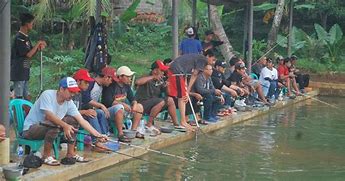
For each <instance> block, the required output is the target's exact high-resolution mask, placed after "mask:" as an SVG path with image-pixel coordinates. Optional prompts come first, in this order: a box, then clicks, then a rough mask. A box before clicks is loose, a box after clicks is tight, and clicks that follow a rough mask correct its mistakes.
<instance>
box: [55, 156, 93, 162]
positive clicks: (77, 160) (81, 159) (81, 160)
mask: <svg viewBox="0 0 345 181" xmlns="http://www.w3.org/2000/svg"><path fill="white" fill-rule="evenodd" d="M73 158H74V159H75V161H76V162H79V163H86V162H89V161H90V160H88V159H85V158H84V157H82V156H80V155H78V154H76V155H74V156H73ZM61 161H62V160H61Z"/></svg>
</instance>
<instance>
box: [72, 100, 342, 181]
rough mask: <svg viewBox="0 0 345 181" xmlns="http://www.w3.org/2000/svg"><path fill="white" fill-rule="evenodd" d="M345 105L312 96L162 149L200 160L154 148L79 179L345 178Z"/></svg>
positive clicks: (339, 101) (340, 102)
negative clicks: (331, 105)
mask: <svg viewBox="0 0 345 181" xmlns="http://www.w3.org/2000/svg"><path fill="white" fill-rule="evenodd" d="M319 99H321V100H323V101H326V102H328V103H331V104H334V105H336V106H338V107H340V108H343V107H345V98H330V97H319ZM342 110H344V109H342ZM342 110H337V109H334V108H332V107H330V106H327V105H325V104H322V103H320V102H317V101H314V100H308V101H306V102H303V103H300V104H296V105H293V106H291V107H288V108H285V109H282V110H278V111H277V112H274V113H269V114H267V115H264V116H260V117H257V118H254V119H252V120H250V121H247V122H245V123H242V124H237V125H234V126H232V127H228V128H225V129H222V130H219V131H216V132H214V133H208V134H207V135H208V136H205V135H199V136H198V139H197V140H191V141H188V142H184V143H180V144H178V145H174V146H171V147H169V148H165V149H162V151H165V152H168V153H172V154H176V155H181V156H184V157H188V158H190V159H192V160H195V162H186V161H181V160H179V159H176V158H171V157H167V156H162V155H159V154H156V153H150V154H147V155H144V156H142V157H140V158H141V159H146V160H149V161H150V162H147V161H142V160H138V159H133V160H131V161H128V162H126V163H123V164H119V165H116V166H114V167H111V168H108V169H106V170H102V171H100V172H96V173H93V174H91V175H88V176H85V177H82V178H78V179H76V180H90V181H91V180H92V181H94V180H212V181H213V180H265V181H266V180H303V181H306V180H313V181H314V180H345V112H344V111H342ZM127 154H129V155H130V154H131V153H127Z"/></svg>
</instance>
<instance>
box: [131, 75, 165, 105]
mask: <svg viewBox="0 0 345 181" xmlns="http://www.w3.org/2000/svg"><path fill="white" fill-rule="evenodd" d="M164 89H165V83H164V81H156V80H150V81H148V82H146V83H145V84H143V85H140V86H138V88H137V92H136V94H135V99H136V100H137V101H138V102H139V103H141V102H143V101H145V100H148V99H151V98H157V97H160V95H161V93H162V92H163V91H164Z"/></svg>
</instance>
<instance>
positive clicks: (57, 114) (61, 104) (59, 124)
mask: <svg viewBox="0 0 345 181" xmlns="http://www.w3.org/2000/svg"><path fill="white" fill-rule="evenodd" d="M79 91H80V89H79V87H78V85H77V82H76V81H75V80H74V79H73V78H72V77H65V78H63V79H61V80H60V83H59V89H58V90H46V91H44V92H43V93H42V94H41V96H40V97H39V98H38V99H37V101H36V102H35V104H34V105H33V107H32V108H31V110H30V112H29V114H28V116H27V117H26V118H25V121H24V127H23V132H22V135H23V137H24V138H25V139H31V140H42V139H44V150H43V157H42V159H43V162H44V163H45V164H47V165H52V166H56V165H59V164H60V163H59V162H58V161H57V160H55V159H54V158H53V157H52V156H51V150H52V144H53V141H54V140H55V138H56V137H57V136H58V134H59V132H60V128H61V129H62V130H63V132H64V136H65V137H66V138H67V139H68V140H69V141H70V142H69V144H68V150H67V156H66V157H68V158H75V159H76V157H78V159H79V160H76V161H82V160H83V159H80V156H78V155H76V154H75V153H74V145H75V132H76V131H78V127H79V125H81V126H82V127H83V128H84V129H85V130H87V131H88V132H90V133H91V135H93V136H95V137H97V138H102V140H103V141H104V140H106V139H107V137H106V136H104V135H101V134H100V133H98V132H97V131H96V130H95V129H94V128H92V126H91V125H90V124H89V123H88V122H87V121H86V120H85V119H84V118H83V117H82V116H81V115H80V113H79V111H78V109H77V107H76V106H75V104H74V103H73V101H72V97H73V96H74V95H75V94H77V93H78V92H79ZM47 125H50V126H47Z"/></svg>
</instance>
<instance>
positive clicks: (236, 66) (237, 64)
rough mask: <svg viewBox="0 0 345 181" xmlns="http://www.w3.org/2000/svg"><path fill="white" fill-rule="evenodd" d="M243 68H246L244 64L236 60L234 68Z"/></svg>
mask: <svg viewBox="0 0 345 181" xmlns="http://www.w3.org/2000/svg"><path fill="white" fill-rule="evenodd" d="M243 68H244V69H245V68H246V65H244V63H241V62H237V63H236V64H235V69H243Z"/></svg>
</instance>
